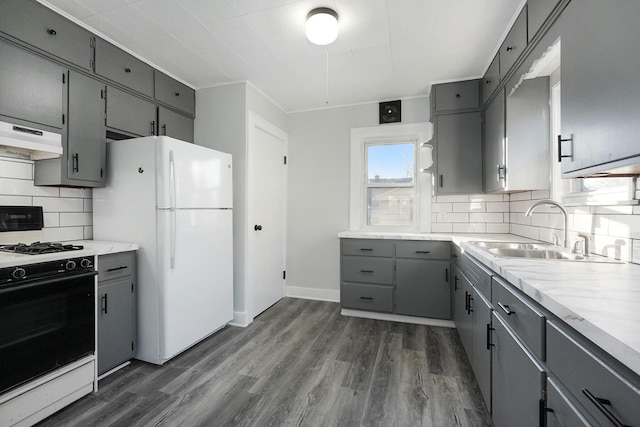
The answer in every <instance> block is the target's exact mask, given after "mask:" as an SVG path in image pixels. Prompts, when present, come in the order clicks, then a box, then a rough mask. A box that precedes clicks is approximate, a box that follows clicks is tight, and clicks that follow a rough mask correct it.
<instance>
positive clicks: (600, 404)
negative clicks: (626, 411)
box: [582, 388, 630, 427]
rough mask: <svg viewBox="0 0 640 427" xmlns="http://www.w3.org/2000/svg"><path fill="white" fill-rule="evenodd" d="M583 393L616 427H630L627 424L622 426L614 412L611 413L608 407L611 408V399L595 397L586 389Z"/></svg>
mask: <svg viewBox="0 0 640 427" xmlns="http://www.w3.org/2000/svg"><path fill="white" fill-rule="evenodd" d="M582 393H583V394H584V395H585V396H587V399H589V401H591V403H593V404H594V405H595V407H596V408H598V410H599V411H600V412H602V414H603V415H604V416H605V417H607V419H608V420H609V421H611V423H612V424H613V425H614V426H616V427H630V426H628V425H626V424H622V422H620V420H619V419H618V418H616V416H615V415H614V414H613V412H611V411H610V410H609V408H607V406H611V401H610V400H609V399H603V398H601V397H596V396H594V395H593V394H592V393H591V392H590V391H589V390H587V389H586V388H585V389H583V390H582Z"/></svg>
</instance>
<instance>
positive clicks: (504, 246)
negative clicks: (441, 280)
mask: <svg viewBox="0 0 640 427" xmlns="http://www.w3.org/2000/svg"><path fill="white" fill-rule="evenodd" d="M470 243H471V244H472V245H474V246H477V247H479V248H481V249H483V250H485V251H487V252H489V253H490V254H492V255H496V256H499V257H505V258H528V259H549V260H560V261H562V260H564V261H583V262H608V263H620V261H618V260H615V259H611V258H606V257H602V256H593V255H590V256H585V255H580V254H574V253H572V252H569V251H568V250H566V249H565V248H562V247H560V246H554V245H551V244H548V243H519V242H470Z"/></svg>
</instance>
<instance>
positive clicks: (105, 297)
mask: <svg viewBox="0 0 640 427" xmlns="http://www.w3.org/2000/svg"><path fill="white" fill-rule="evenodd" d="M102 312H103V313H104V314H107V312H108V310H107V294H104V295H103V296H102Z"/></svg>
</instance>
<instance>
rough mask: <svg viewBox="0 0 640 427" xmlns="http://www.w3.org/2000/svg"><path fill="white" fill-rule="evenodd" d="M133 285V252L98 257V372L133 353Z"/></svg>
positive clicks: (134, 254) (134, 279)
mask: <svg viewBox="0 0 640 427" xmlns="http://www.w3.org/2000/svg"><path fill="white" fill-rule="evenodd" d="M136 288H137V286H136V253H135V252H123V253H118V254H110V255H100V256H99V257H98V375H102V374H104V373H106V372H108V371H109V370H111V369H113V368H116V367H118V366H119V365H122V364H123V363H125V362H127V361H128V360H130V359H132V358H133V356H134V354H135V348H136Z"/></svg>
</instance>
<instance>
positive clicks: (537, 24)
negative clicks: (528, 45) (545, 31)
mask: <svg viewBox="0 0 640 427" xmlns="http://www.w3.org/2000/svg"><path fill="white" fill-rule="evenodd" d="M558 3H559V0H527V23H528V27H529V30H528V33H529V41H531V40H532V39H533V38H534V37H535V36H536V34H537V33H538V30H540V28H542V25H543V24H544V22H545V21H546V20H547V18H548V17H549V15H551V12H553V9H555V7H556V5H557V4H558Z"/></svg>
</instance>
